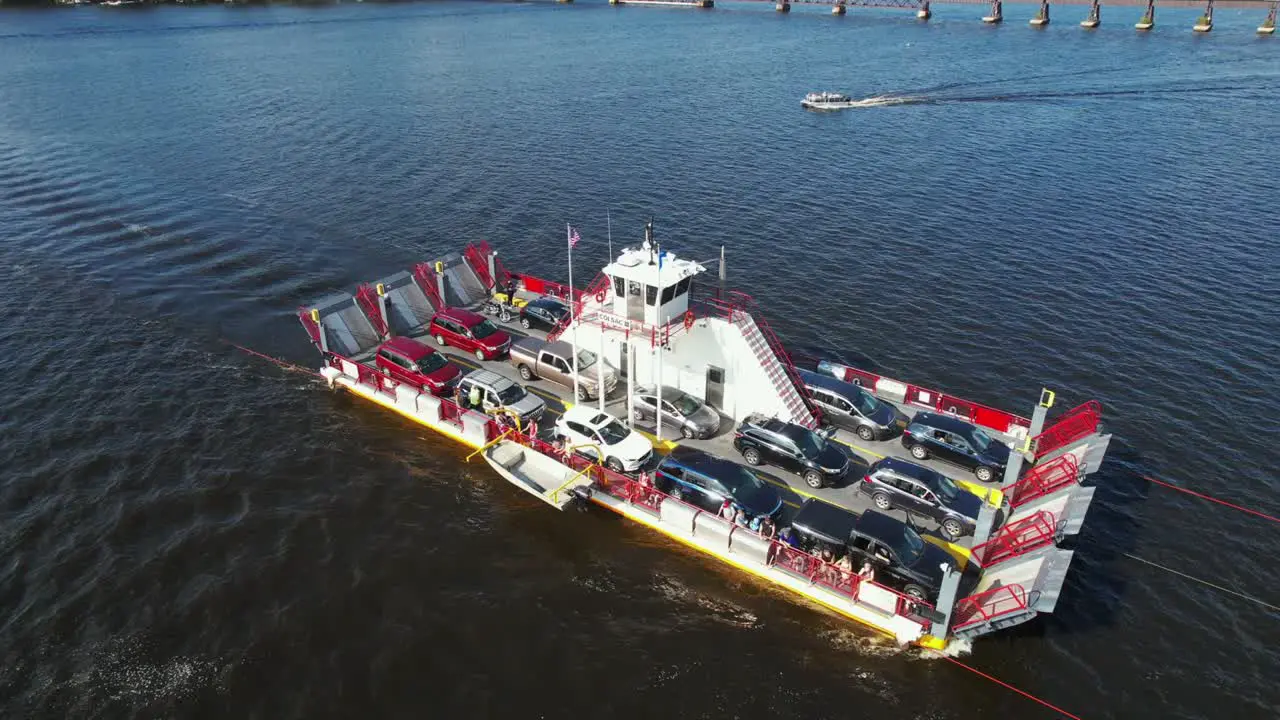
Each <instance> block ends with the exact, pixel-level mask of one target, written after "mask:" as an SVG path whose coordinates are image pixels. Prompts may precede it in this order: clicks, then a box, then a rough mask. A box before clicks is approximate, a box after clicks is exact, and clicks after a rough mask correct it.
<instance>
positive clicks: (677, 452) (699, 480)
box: [654, 445, 782, 517]
mask: <svg viewBox="0 0 1280 720" xmlns="http://www.w3.org/2000/svg"><path fill="white" fill-rule="evenodd" d="M654 485H656V486H657V488H658V489H659V490H661V491H662V492H664V493H667V494H668V495H670V496H671V497H673V498H675V499H677V500H684V501H686V502H689V503H693V504H694V505H697V506H699V507H701V508H703V509H704V510H707V511H709V512H713V513H718V512H720V506H721V505H722V504H723V503H724V501H725V500H726V499H728V500H732V501H733V502H734V503H735V504H736V505H737V506H738V507H739V508H741V509H742V510H743V511H745V512H746V513H747V515H749V516H752V517H756V516H762V515H763V516H770V517H772V516H776V515H777V514H778V513H779V512H780V511H781V510H782V497H781V496H780V495H778V491H777V490H775V489H774V488H773V487H771V486H769V485H768V484H766V483H765V481H763V480H761V479H760V478H759V477H757V476H756V475H755V473H753V472H751V471H750V470H748V469H746V468H744V467H742V466H741V465H739V464H737V463H734V462H730V461H728V460H725V459H724V458H718V457H716V456H715V455H711V454H709V453H705V452H703V451H701V450H697V449H695V448H691V447H685V446H683V445H677V446H676V447H675V448H674V449H672V451H671V454H670V455H667V456H666V457H665V458H663V460H662V463H661V464H660V465H658V470H657V473H656V477H655V478H654Z"/></svg>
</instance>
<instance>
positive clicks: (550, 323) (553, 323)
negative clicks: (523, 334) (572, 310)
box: [520, 295, 569, 330]
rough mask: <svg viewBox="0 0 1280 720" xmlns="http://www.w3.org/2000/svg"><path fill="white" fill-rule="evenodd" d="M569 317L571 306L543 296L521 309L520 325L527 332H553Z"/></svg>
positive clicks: (548, 296)
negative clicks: (533, 329) (535, 330)
mask: <svg viewBox="0 0 1280 720" xmlns="http://www.w3.org/2000/svg"><path fill="white" fill-rule="evenodd" d="M568 317H569V306H568V305H565V304H564V301H563V300H560V299H559V298H554V297H551V296H550V295H543V296H542V297H540V298H538V299H536V300H533V301H531V302H530V303H529V304H528V305H525V306H524V307H522V308H520V324H521V325H522V326H524V329H526V330H529V329H531V328H538V329H540V330H553V329H555V328H556V327H557V326H558V325H559V324H560V323H562V322H564V321H565V320H566V319H567V318H568Z"/></svg>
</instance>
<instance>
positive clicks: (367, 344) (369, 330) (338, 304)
mask: <svg viewBox="0 0 1280 720" xmlns="http://www.w3.org/2000/svg"><path fill="white" fill-rule="evenodd" d="M306 309H307V310H309V311H314V314H315V315H318V316H319V319H320V320H319V322H320V327H319V332H320V333H323V343H322V342H321V339H320V338H319V337H316V336H315V333H314V332H313V333H312V339H313V340H315V341H316V342H317V344H322V347H324V348H325V349H327V350H328V351H329V352H332V353H336V354H338V355H342V356H343V357H348V358H353V359H359V356H360V355H362V354H364V353H367V352H370V351H372V350H373V349H374V348H375V347H377V345H378V340H379V338H378V332H377V331H376V330H374V328H373V325H372V324H371V323H370V322H369V318H367V317H365V314H364V312H363V311H362V310H361V309H360V307H359V306H358V305H357V304H356V299H355V298H354V297H353V296H351V295H347V294H344V293H337V294H334V295H329V296H327V297H324V298H321V299H320V300H319V301H318V302H316V303H314V304H312V305H310V306H308V308H306ZM304 315H309V316H310V317H314V315H311V314H310V313H304ZM307 323H308V319H306V318H304V320H303V324H304V325H307ZM307 329H308V331H311V330H312V327H308V328H307Z"/></svg>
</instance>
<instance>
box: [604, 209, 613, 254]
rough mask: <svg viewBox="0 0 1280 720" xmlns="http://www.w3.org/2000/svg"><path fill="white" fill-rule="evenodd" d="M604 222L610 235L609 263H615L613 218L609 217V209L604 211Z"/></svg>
mask: <svg viewBox="0 0 1280 720" xmlns="http://www.w3.org/2000/svg"><path fill="white" fill-rule="evenodd" d="M604 221H605V223H606V225H605V227H606V228H607V231H608V233H609V262H613V218H611V217H609V208H605V209H604Z"/></svg>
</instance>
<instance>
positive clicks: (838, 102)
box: [800, 92, 856, 110]
mask: <svg viewBox="0 0 1280 720" xmlns="http://www.w3.org/2000/svg"><path fill="white" fill-rule="evenodd" d="M854 103H855V101H854V100H853V99H852V98H850V97H849V96H848V95H843V94H841V93H834V92H814V93H809V94H808V95H805V96H804V99H803V100H801V101H800V105H801V106H802V107H805V108H808V109H809V110H843V109H845V108H851V107H856V105H855V104H854Z"/></svg>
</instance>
